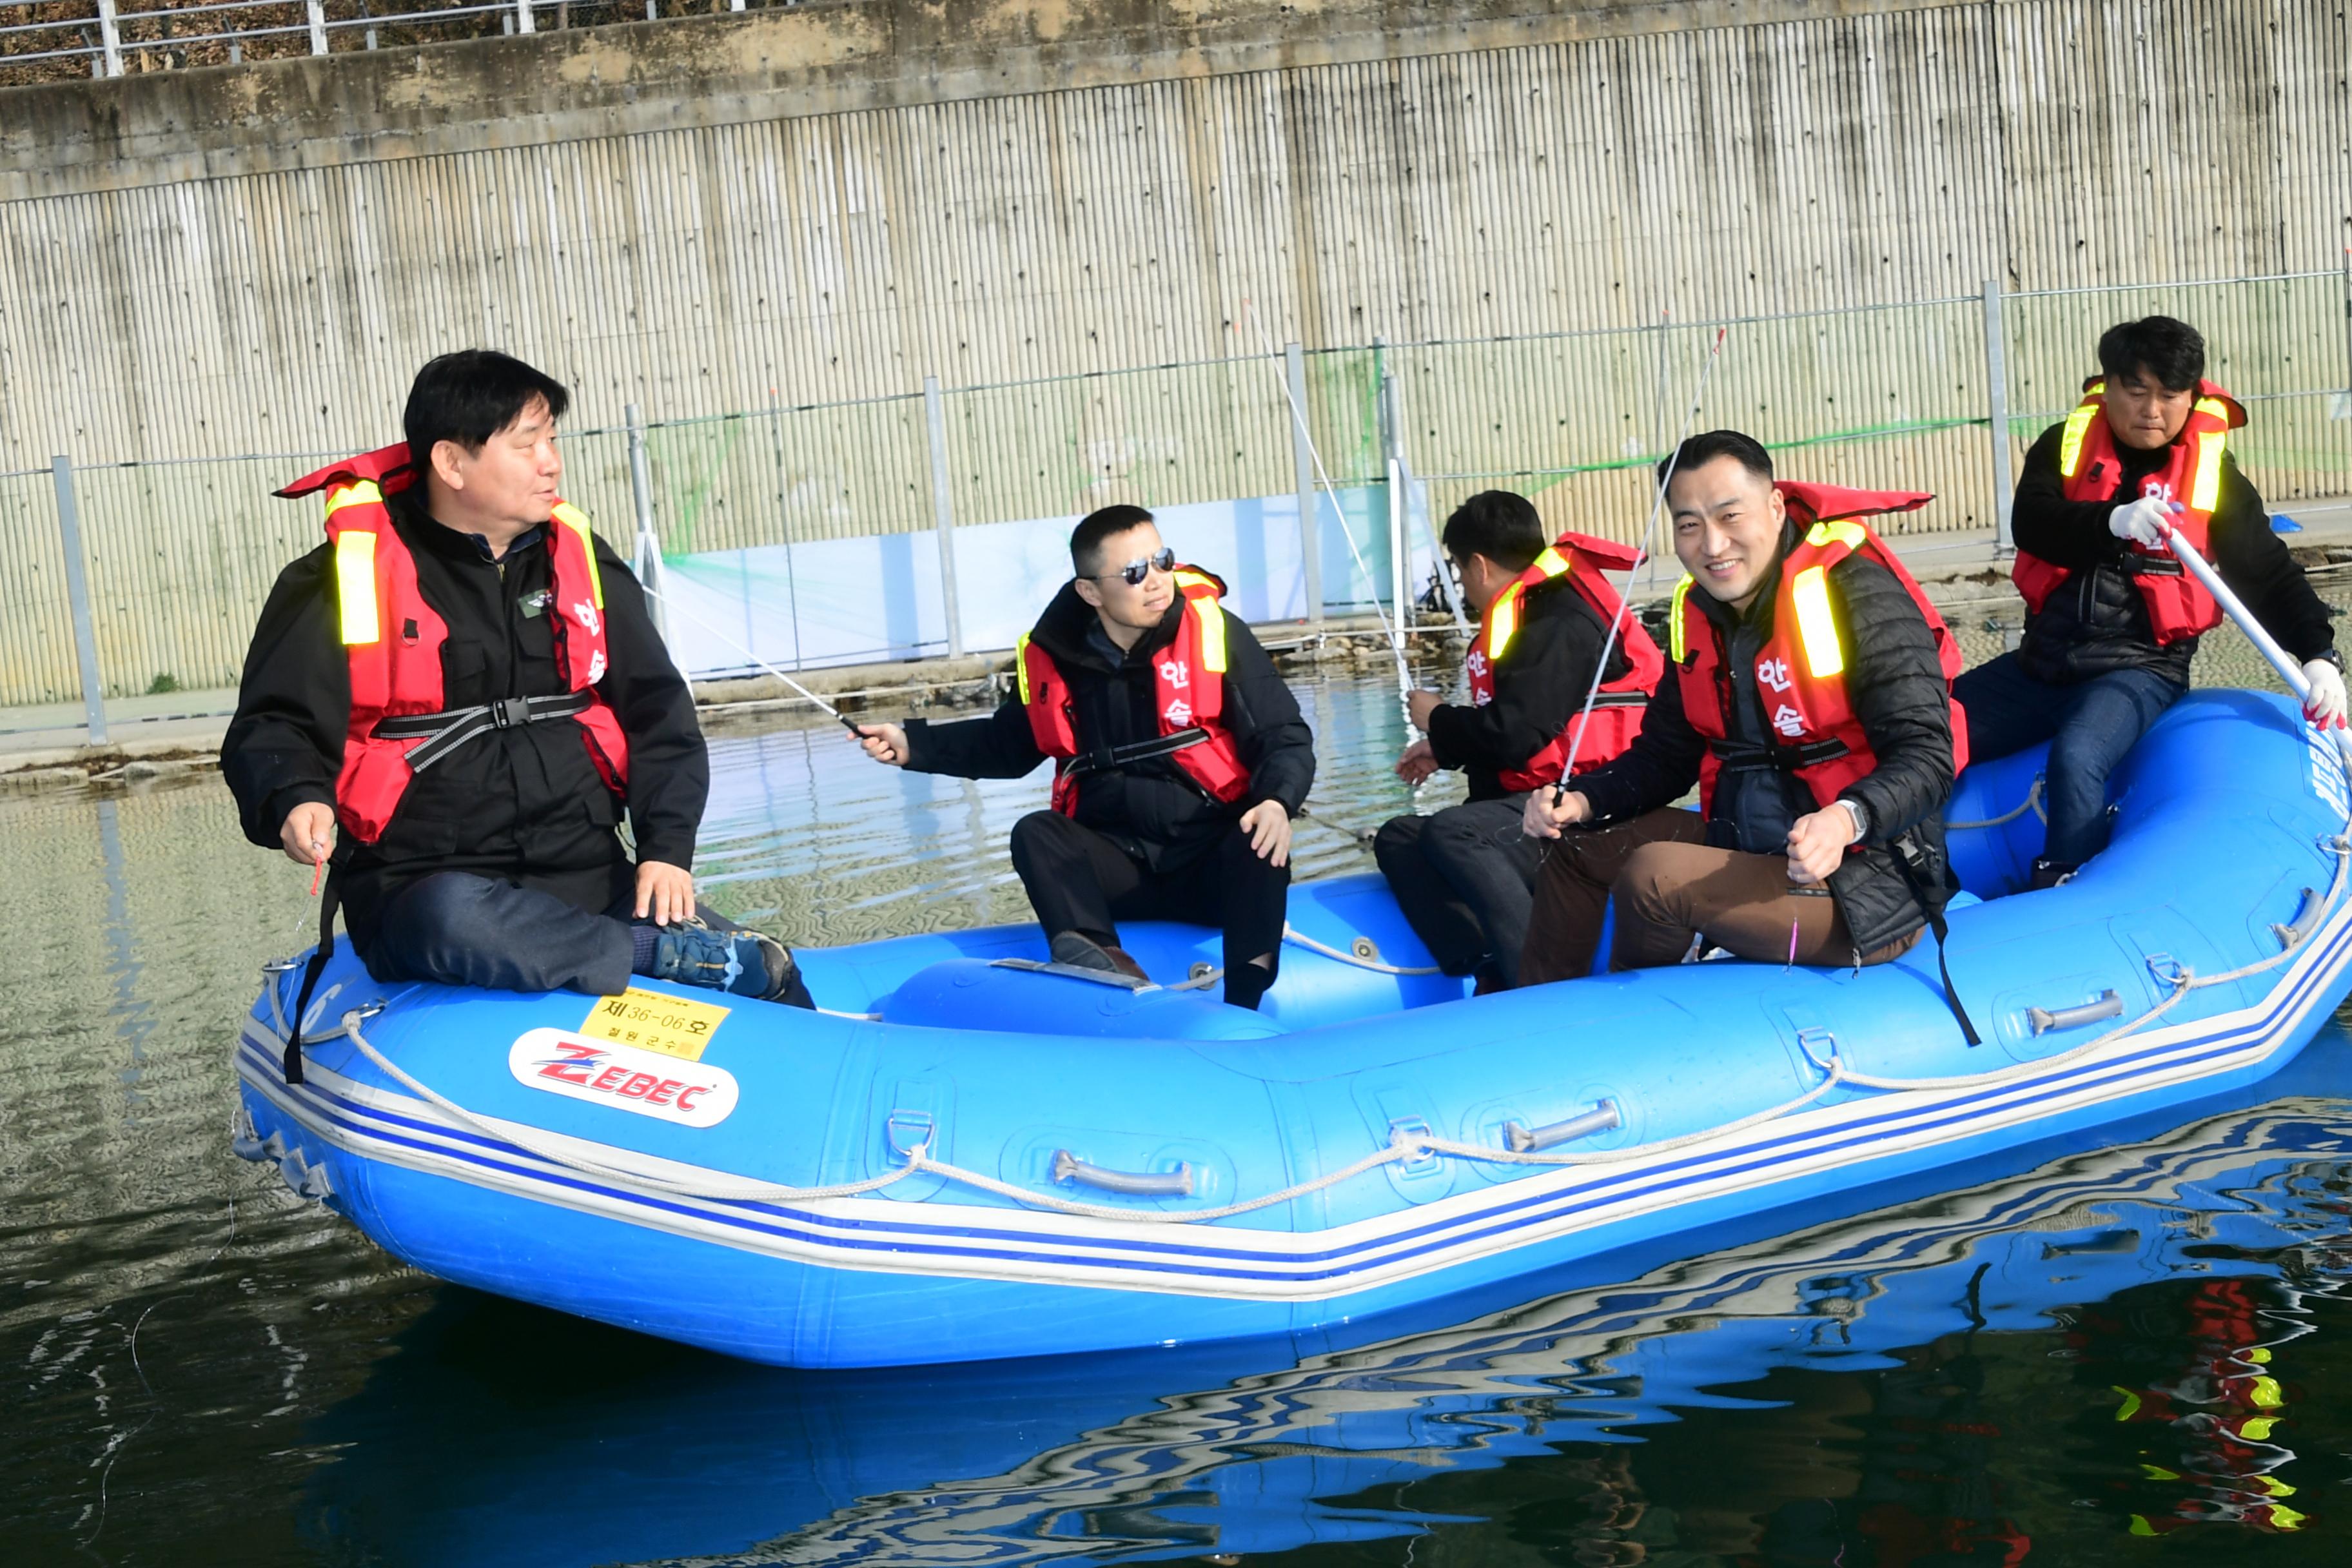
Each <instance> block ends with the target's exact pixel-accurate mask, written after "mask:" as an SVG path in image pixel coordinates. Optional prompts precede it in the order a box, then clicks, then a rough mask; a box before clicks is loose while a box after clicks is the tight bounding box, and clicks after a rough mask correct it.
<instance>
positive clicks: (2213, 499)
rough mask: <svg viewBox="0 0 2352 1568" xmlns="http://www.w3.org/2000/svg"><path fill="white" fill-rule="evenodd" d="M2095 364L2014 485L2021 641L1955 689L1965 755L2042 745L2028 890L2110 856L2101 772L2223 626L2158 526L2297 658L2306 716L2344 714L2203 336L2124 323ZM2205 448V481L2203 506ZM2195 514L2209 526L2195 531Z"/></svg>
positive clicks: (2172, 697)
mask: <svg viewBox="0 0 2352 1568" xmlns="http://www.w3.org/2000/svg"><path fill="white" fill-rule="evenodd" d="M2099 364H2100V367H2101V369H2102V370H2103V371H2104V372H2105V376H2104V379H2103V381H2102V382H2100V383H2095V384H2093V386H2092V387H2091V389H2090V394H2089V395H2088V396H2086V397H2085V399H2084V404H2083V405H2082V407H2081V408H2078V409H2077V410H2076V414H2075V417H2074V418H2073V419H2070V420H2068V421H2066V422H2065V423H2063V424H2058V425H2053V426H2051V427H2050V428H2049V429H2047V430H2045V431H2043V432H2042V438H2041V439H2040V440H2038V441H2036V442H2035V443H2034V444H2033V447H2032V450H2031V451H2029V452H2028V453H2027V454H2026V456H2025V468H2024V472H2023V473H2022V474H2021V476H2020V477H2019V479H2018V481H2017V500H2016V504H2015V506H2014V508H2013V509H2012V511H2011V519H2012V524H2013V527H2014V529H2015V531H2016V538H2017V550H2018V556H2017V565H2016V570H2015V575H2016V578H2017V581H2018V585H2019V587H2020V588H2021V590H2022V591H2023V592H2024V593H2025V595H2026V597H2027V603H2028V611H2027V615H2026V618H2025V636H2024V639H2023V641H2022V642H2021V643H2020V645H2019V646H2018V647H2017V649H2016V651H2014V652H2012V653H2005V654H2002V655H2001V656H2000V658H1995V659H1992V660H1990V661H1989V662H1987V663H1985V664H1982V665H1979V667H1978V668H1974V669H1972V670H1969V672H1968V673H1967V674H1966V675H1963V676H1962V677H1961V678H1960V679H1959V680H1958V683H1957V684H1956V685H1955V687H1954V689H1953V695H1954V696H1955V697H1957V698H1958V700H1959V702H1960V705H1961V707H1962V708H1963V709H1964V710H1966V712H1967V714H1968V724H1969V755H1970V756H1972V757H1974V758H1976V759H1978V760H1979V761H1981V760H1985V759H1989V758H1992V757H2004V756H2007V755H2009V754H2010V753H2011V752H2020V751H2023V750H2024V749H2025V748H2026V747H2028V746H2031V745H2033V744H2035V743H2036V742H2041V741H2048V742H2050V761H2049V764H2048V767H2047V770H2046V772H2045V775H2044V781H2043V798H2044V801H2045V809H2046V811H2047V813H2048V816H2049V827H2048V830H2047V832H2046V834H2045V835H2044V838H2043V848H2042V858H2041V859H2040V860H2039V861H2038V862H2037V863H2036V864H2035V866H2034V870H2033V886H2035V887H2037V888H2045V887H2051V886H2053V885H2055V884H2057V883H2059V882H2062V881H2063V880H2065V879H2067V878H2068V877H2070V876H2072V875H2073V874H2074V870H2075V868H2078V867H2079V866H2081V865H2082V864H2083V862H2084V861H2085V860H2088V859H2089V858H2091V857H2092V856H2094V855H2095V854H2097V853H2098V852H2099V851H2100V850H2101V849H2103V848H2105V847H2106V842H2107V775H2108V774H2109V773H2112V772H2113V771H2114V769H2115V767H2116V763H2120V762H2121V761H2122V760H2123V758H2124V754H2125V753H2126V752H2129V751H2130V750H2131V748H2132V746H2133V745H2134V743H2135V742H2137V741H2138V740H2139V738H2140V736H2141V735H2142V734H2144V733H2146V732H2147V727H2148V726H2149V725H2151V724H2153V723H2155V722H2156V721H2157V719H2158V717H2159V716H2160V715H2161V714H2162V713H2163V712H2164V710H2166V709H2167V708H2169V707H2171V706H2172V704H2173V703H2174V702H2175V701H2177V700H2179V698H2180V696H2181V695H2182V694H2183V693H2184V692H2186V691H2187V690H2188V689H2189V661H2190V660H2191V659H2192V658H2195V657H2196V653H2197V628H2198V627H2199V624H2200V623H2201V624H2202V625H2203V626H2210V625H2212V624H2216V623H2218V621H2219V620H2220V611H2219V610H2218V608H2215V607H2213V605H2212V601H2211V599H2210V596H2209V595H2204V593H2203V590H2202V589H2201V588H2198V587H2196V586H2195V585H2194V580H2193V579H2184V578H2183V576H2182V573H2181V567H2180V565H2179V562H2178V561H2176V560H2174V559H2173V558H2172V556H2171V555H2170V554H2169V552H2167V551H2165V550H2164V549H2163V543H2164V533H2163V531H2162V529H2161V528H2160V527H2159V520H2160V519H2161V520H2164V521H2170V522H2172V523H2173V525H2174V526H2176V527H2188V528H2189V529H2190V530H2191V533H2190V537H2191V539H2192V540H2195V539H2196V538H2197V535H2198V533H2200V532H2201V533H2202V535H2203V538H2202V541H2201V542H2202V543H2203V545H2204V547H2205V553H2206V555H2207V557H2208V559H2210V561H2211V562H2212V563H2213V565H2214V568H2215V569H2216V570H2217V571H2219V572H2220V573H2221V576H2222V577H2223V579H2224V580H2226V581H2227V582H2228V583H2229V584H2230V586H2231V588H2232V589H2233V590H2235V591H2236V593H2237V594H2238V596H2239V597H2240V598H2242V599H2243V600H2244V601H2245V603H2246V606H2247V608H2248V609H2250V610H2252V612H2253V613H2254V616H2255V618H2256V619H2258V620H2259V621H2261V622H2262V624H2263V626H2265V627H2266V628H2268V630H2269V631H2270V633H2271V635H2272V636H2273V637H2276V638H2277V639H2278V640H2279V642H2280V643H2281V644H2283V645H2284V647H2286V649H2287V651H2288V652H2290V653H2292V654H2293V655H2294V657H2295V658H2296V659H2298V660H2300V661H2302V663H2303V668H2304V674H2305V677H2306V678H2307V679H2309V680H2310V682H2311V685H2312V689H2313V706H2312V716H2313V718H2314V719H2315V721H2318V722H2321V723H2323V724H2325V723H2331V722H2332V723H2337V724H2340V723H2342V722H2343V721H2344V716H2345V693H2344V678H2343V675H2342V673H2341V672H2342V661H2341V660H2340V659H2338V658H2337V657H2336V648H2335V644H2336V637H2335V632H2334V630H2333V629H2332V628H2331V627H2330V626H2329V625H2328V618H2327V606H2326V605H2325V604H2323V603H2321V602H2320V599H2319V596H2318V595H2316V594H2315V593H2313V592H2312V591H2311V584H2309V583H2308V582H2306V581H2305V578H2304V574H2303V569H2302V568H2301V567H2300V566H2298V565H2296V564H2295V563H2294V557H2293V556H2292V555H2290V554H2288V553H2287V549H2286V546H2285V545H2284V544H2283V543H2282V542H2280V541H2279V538H2278V536H2277V535H2276V534H2274V533H2273V532H2272V531H2271V527H2270V518H2269V516H2268V514H2267V512H2266V510H2265V509H2264V507H2263V498H2262V497H2261V496H2259V495H2257V494H2256V493H2255V491H2254V487H2253V486H2252V484H2250V483H2248V482H2247V480H2246V476H2245V474H2244V472H2243V471H2242V469H2240V468H2239V467H2238V464H2237V460H2236V459H2235V458H2233V457H2231V456H2230V455H2229V454H2228V452H2227V451H2226V449H2225V447H2224V443H2225V441H2226V439H2227V431H2228V429H2229V428H2230V427H2231V426H2232V425H2233V424H2242V423H2243V421H2244V415H2243V412H2242V410H2240V409H2239V407H2238V405H2236V404H2235V403H2234V402H2233V401H2232V400H2231V399H2230V398H2229V396H2228V395H2227V394H2226V393H2223V392H2222V391H2221V388H2219V387H2217V386H2214V385H2213V384H2211V383H2210V382H2207V381H2205V380H2204V374H2205V342H2204V339H2203V338H2201V337H2200V336H2199V335H2198V333H2197V331H2196V329H2194V328H2193V327H2190V326H2189V325H2188V324H2186V323H2185V322H2181V321H2174V320H2172V319H2171V318H2169V317H2166V316H2150V317H2147V319H2146V320H2143V321H2126V322H2124V323H2122V324H2120V325H2118V326H2115V327H2111V328H2109V329H2108V330H2107V331H2106V333H2105V335H2104V336H2102V337H2101V338H2100V339H2099ZM2192 425H2197V426H2206V428H2202V429H2192ZM2207 444H2210V448H2211V451H2212V452H2213V453H2214V454H2215V461H2214V464H2213V465H2211V466H2210V475H2211V478H2212V479H2213V480H2215V481H2217V482H2215V484H2214V486H2213V491H2212V493H2211V494H2210V496H2201V495H2200V494H2199V489H2200V482H2201V480H2202V479H2203V478H2204V474H2203V472H2201V471H2200V470H2201V469H2202V468H2205V467H2206V465H2204V464H2203V463H2202V461H2201V460H2202V459H2203V458H2205V455H2206V454H2205V450H2204V447H2205V446H2206V445H2207ZM2062 470H2071V471H2062ZM2200 502H2201V503H2202V504H2201V505H2197V504H2195V503H2200ZM2200 512H2201V513H2206V514H2209V515H2207V516H2205V517H2204V518H2203V519H2202V520H2201V521H2202V522H2203V526H2202V528H2201V529H2200V528H2198V527H2197V524H2198V522H2199V521H2200V517H2199V513H2200ZM2171 602H2179V603H2182V604H2183V605H2191V604H2193V605H2195V609H2194V610H2192V611H2191V613H2190V615H2189V618H2187V619H2177V618H2176V617H2175V616H2172V615H2171V614H2168V613H2166V612H2163V611H2157V612H2154V613H2155V614H2161V615H2163V616H2164V618H2165V620H2166V622H2167V624H2166V625H2164V626H2157V625H2156V624H2155V621H2154V619H2152V605H2156V604H2159V603H2162V604H2167V605H2169V603H2171ZM2200 602H2201V603H2200ZM2198 612H2201V613H2198Z"/></svg>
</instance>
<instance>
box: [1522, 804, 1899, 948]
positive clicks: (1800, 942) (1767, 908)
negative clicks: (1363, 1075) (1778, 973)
mask: <svg viewBox="0 0 2352 1568" xmlns="http://www.w3.org/2000/svg"><path fill="white" fill-rule="evenodd" d="M1705 837H1706V828H1705V826H1704V825H1703V824H1702V823H1701V822H1700V820H1699V817H1698V814H1697V813H1696V812H1689V811H1673V810H1667V811H1654V812H1651V813H1650V814H1649V815H1648V816H1638V817H1635V818H1634V819H1633V821H1631V822H1626V823H1620V824H1619V825H1617V826H1613V827H1601V828H1592V829H1585V830H1579V829H1576V828H1570V829H1569V830H1568V832H1566V833H1565V834H1563V835H1561V837H1559V840H1558V841H1557V842H1556V843H1554V844H1553V845H1552V847H1551V853H1550V854H1549V855H1548V856H1546V857H1545V858H1544V863H1543V868H1542V869H1541V870H1540V871H1538V873H1537V875H1536V902H1535V913H1534V915H1533V916H1532V918H1531V919H1530V920H1529V921H1528V944H1527V948H1526V950H1525V951H1524V952H1522V953H1521V954H1520V956H1519V983H1520V984H1523V985H1540V984H1545V983H1546V982H1549V981H1553V980H1574V979H1578V978H1580V977H1581V976H1583V975H1586V974H1590V973H1592V955H1593V953H1594V952H1595V951H1596V950H1597V949H1598V948H1599V946H1600V944H1601V917H1602V916H1603V915H1604V914H1606V913H1607V911H1608V907H1609V900H1610V896H1611V894H1612V891H1613V892H1614V894H1615V896H1616V900H1617V934H1616V940H1615V941H1614V942H1612V943H1611V946H1610V952H1609V967H1610V968H1611V969H1612V970H1625V969H1650V968H1654V967H1656V966H1658V965H1660V964H1667V963H1681V962H1682V960H1683V957H1684V955H1685V954H1686V953H1687V952H1690V948H1691V941H1692V939H1693V938H1694V937H1696V935H1698V934H1699V933H1700V932H1702V931H1704V932H1705V933H1706V940H1707V942H1709V943H1711V944H1712V945H1714V946H1717V947H1720V948H1723V949H1725V950H1727V951H1728V952H1732V953H1735V954H1737V955H1738V956H1739V957H1741V958H1745V959H1749V960H1752V961H1754V962H1757V963H1786V962H1788V959H1789V938H1790V930H1791V928H1792V927H1793V928H1794V931H1795V933H1796V949H1797V956H1796V962H1798V963H1804V964H1819V965H1837V964H1846V963H1853V962H1854V952H1853V936H1852V935H1851V934H1850V933H1849V932H1848V931H1846V929H1845V917H1844V916H1843V915H1842V914H1840V913H1839V912H1838V907H1837V900H1834V899H1832V898H1831V897H1830V895H1829V889H1826V888H1801V887H1798V886H1797V885H1795V884H1794V883H1792V882H1790V880H1789V861H1788V858H1787V857H1786V856H1781V855H1748V854H1743V853H1742V852H1740V851H1738V850H1737V849H1711V848H1709V847H1707V846H1706V844H1705V843H1703V842H1701V840H1703V839H1704V838H1705ZM1918 940H1919V937H1918V933H1917V932H1916V931H1915V932H1913V933H1912V934H1911V935H1910V936H1907V937H1906V938H1904V939H1903V940H1902V941H1900V942H1889V943H1888V944H1887V945H1886V946H1885V947H1883V948H1880V949H1879V950H1878V951H1877V952H1867V953H1864V954H1863V955H1862V959H1861V962H1863V963H1885V962H1886V961H1887V960H1889V959H1892V958H1900V957H1901V956H1902V955H1903V954H1904V953H1906V952H1909V951H1910V949H1911V945H1912V944H1913V943H1914V942H1917V941H1918Z"/></svg>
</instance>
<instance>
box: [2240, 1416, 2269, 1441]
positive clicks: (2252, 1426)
mask: <svg viewBox="0 0 2352 1568" xmlns="http://www.w3.org/2000/svg"><path fill="white" fill-rule="evenodd" d="M2277 1425H2278V1422H2277V1420H2276V1418H2274V1417H2273V1416H2269V1415H2256V1416H2254V1417H2252V1419H2250V1420H2248V1421H2247V1422H2246V1424H2245V1425H2244V1426H2241V1427H2239V1428H2238V1436H2241V1437H2243V1438H2244V1439H2245V1440H2246V1441H2247V1442H2249V1443H2265V1442H2268V1441H2269V1440H2270V1435H2271V1428H2272V1427H2273V1426H2277Z"/></svg>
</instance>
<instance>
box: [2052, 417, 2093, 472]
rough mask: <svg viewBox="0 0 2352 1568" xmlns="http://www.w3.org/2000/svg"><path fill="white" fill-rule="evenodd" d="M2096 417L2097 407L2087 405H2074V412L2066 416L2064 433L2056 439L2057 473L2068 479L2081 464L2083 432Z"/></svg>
mask: <svg viewBox="0 0 2352 1568" xmlns="http://www.w3.org/2000/svg"><path fill="white" fill-rule="evenodd" d="M2098 416H2099V410H2098V407H2097V405H2095V404H2089V403H2083V404H2078V405H2075V408H2074V413H2072V414H2069V415H2068V416H2066V433H2065V435H2063V436H2062V437H2059V438H2058V471H2059V472H2060V473H2062V474H2063V475H2065V476H2066V477H2067V478H2068V479H2073V478H2074V470H2075V469H2076V468H2080V467H2082V464H2083V435H2084V432H2085V431H2087V430H2089V429H2090V427H2091V421H2092V420H2094V419H2095V418H2097V417H2098Z"/></svg>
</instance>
